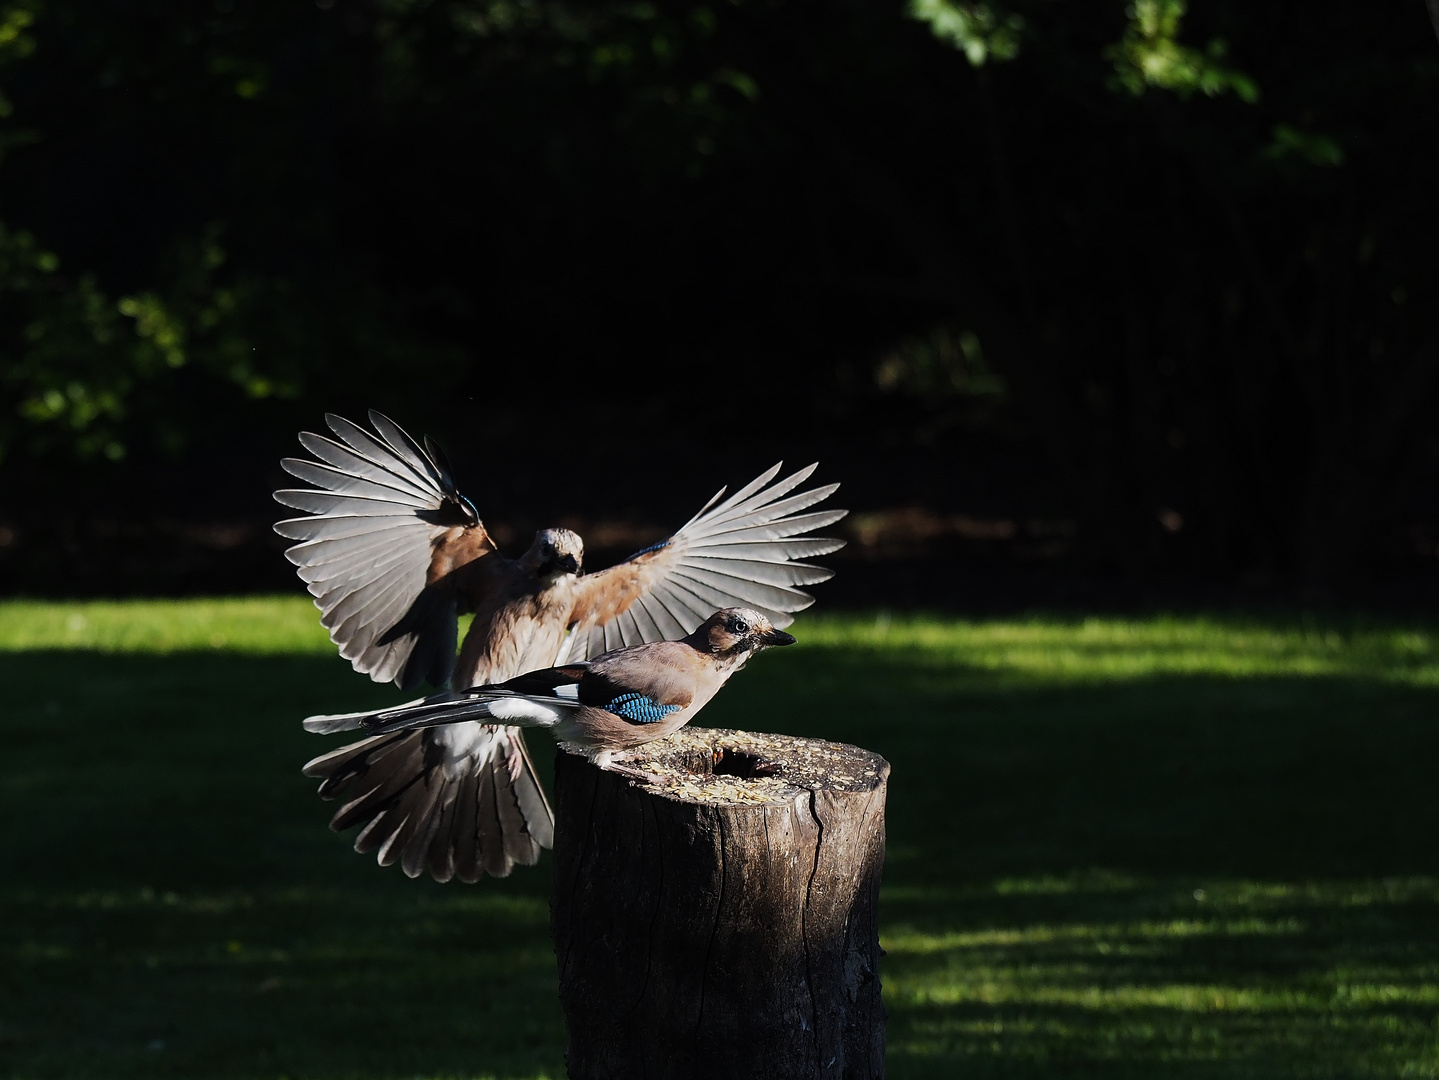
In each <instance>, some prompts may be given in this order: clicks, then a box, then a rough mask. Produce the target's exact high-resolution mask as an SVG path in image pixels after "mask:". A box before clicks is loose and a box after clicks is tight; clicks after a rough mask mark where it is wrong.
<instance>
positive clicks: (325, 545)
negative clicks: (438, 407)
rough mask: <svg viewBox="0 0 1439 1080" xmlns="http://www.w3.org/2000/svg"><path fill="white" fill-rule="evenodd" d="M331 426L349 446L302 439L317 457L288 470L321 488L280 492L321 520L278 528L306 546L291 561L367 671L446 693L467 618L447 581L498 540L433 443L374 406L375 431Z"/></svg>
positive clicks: (291, 463) (280, 497)
mask: <svg viewBox="0 0 1439 1080" xmlns="http://www.w3.org/2000/svg"><path fill="white" fill-rule="evenodd" d="M325 423H326V424H328V425H329V427H330V430H331V431H332V432H334V433H335V435H336V436H338V439H339V441H336V440H335V439H331V438H328V437H326V436H323V435H316V434H313V433H312V432H308V431H306V432H302V433H301V434H300V443H301V445H302V446H304V448H305V449H306V450H308V451H309V452H310V453H311V454H313V455H314V456H315V457H316V458H317V459H318V460H316V461H308V460H305V459H302V458H285V459H284V460H283V461H281V462H280V464H281V466H282V467H283V468H284V470H285V471H286V472H288V473H289V474H290V475H291V476H295V477H298V478H299V479H301V480H304V481H306V482H307V483H310V484H313V485H315V486H314V487H313V488H286V489H282V490H280V491H277V492H275V501H277V502H279V503H281V504H283V505H285V506H290V507H293V508H295V509H296V510H303V511H305V512H306V514H308V515H310V516H307V517H297V518H288V519H286V520H284V521H280V522H277V523H276V525H275V531H276V532H277V533H279V534H280V535H281V536H284V537H287V538H289V539H291V540H297V541H299V543H297V544H295V545H294V546H293V547H291V548H289V549H287V550H286V552H285V555H286V557H287V558H288V559H289V560H290V561H291V562H292V563H294V564H295V566H296V567H298V571H299V575H300V577H301V579H302V580H304V582H305V584H306V586H307V587H308V588H309V590H310V592H311V593H312V594H313V595H314V597H315V606H316V607H318V608H319V609H320V612H321V615H320V622H321V624H322V625H323V626H324V627H325V628H326V629H327V630H329V631H330V640H331V641H333V642H334V643H335V644H336V645H338V646H339V647H340V655H341V656H343V657H345V659H347V660H349V661H350V663H351V664H353V665H354V666H355V669H356V670H357V671H362V672H365V673H366V674H368V675H369V676H370V678H372V679H374V680H375V681H376V682H388V681H391V680H393V681H394V682H395V683H397V684H398V685H400V686H401V687H404V688H407V689H408V688H410V687H413V686H417V685H418V684H419V683H420V682H421V681H422V680H426V679H428V680H429V681H430V682H431V683H433V684H434V685H436V686H443V685H445V682H446V681H447V680H448V679H449V676H450V672H451V670H452V669H453V667H454V663H455V636H456V629H457V624H456V620H457V618H458V613H459V612H458V602H457V599H456V594H455V589H454V588H453V585H452V584H451V581H448V580H446V577H447V575H448V574H450V573H452V572H453V571H454V570H456V569H458V568H459V567H461V566H463V565H465V564H467V563H469V562H472V561H473V560H474V559H477V558H479V557H480V556H482V555H485V554H488V553H489V552H490V551H493V550H494V544H493V543H491V541H490V538H489V535H488V534H487V533H486V532H485V528H484V526H483V525H482V524H481V523H480V519H479V515H478V514H477V513H476V512H475V508H474V506H473V505H471V503H470V502H469V500H468V499H466V498H465V497H464V496H462V495H461V494H460V493H459V491H458V490H457V489H456V487H455V482H454V479H453V478H452V477H451V475H450V469H449V464H448V462H447V461H446V460H445V457H444V454H443V452H442V451H441V450H440V449H439V447H438V446H436V445H435V444H434V443H432V442H431V441H430V440H429V439H426V440H425V446H424V447H421V446H420V445H419V444H418V443H416V442H415V440H413V439H412V438H410V437H409V435H407V434H405V432H404V431H403V430H401V428H400V427H399V425H397V424H396V423H395V422H394V421H392V420H391V419H390V418H389V417H387V416H385V415H384V414H382V413H379V412H376V411H374V410H373V409H372V410H370V423H371V424H372V425H373V426H374V429H375V433H374V434H373V435H372V434H371V433H370V432H368V431H366V430H364V429H363V428H361V427H359V426H358V425H356V424H353V423H351V422H350V421H348V420H346V419H344V418H343V417H339V416H335V415H333V414H330V413H326V414H325Z"/></svg>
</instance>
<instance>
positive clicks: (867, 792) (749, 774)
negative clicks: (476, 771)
mask: <svg viewBox="0 0 1439 1080" xmlns="http://www.w3.org/2000/svg"><path fill="white" fill-rule="evenodd" d="M625 764H626V765H630V766H633V767H634V768H636V769H639V770H643V771H645V772H649V773H653V774H655V775H657V776H658V777H660V778H662V779H664V780H665V781H667V782H666V783H665V784H664V785H663V786H660V785H652V784H647V785H640V784H638V783H634V782H632V781H630V780H629V779H627V778H625V777H623V776H619V775H616V774H615V773H611V772H605V771H602V770H600V769H597V768H595V767H594V766H593V765H591V764H589V763H588V762H587V761H585V760H584V759H583V758H580V757H577V756H574V755H571V754H568V753H565V752H564V751H561V752H560V753H559V754H558V755H557V758H556V763H555V800H556V814H555V849H554V852H555V876H554V895H553V897H552V900H551V906H550V910H551V919H552V925H553V930H554V939H555V953H556V958H557V960H558V962H559V970H560V1002H561V1005H562V1006H563V1008H564V1014H565V1028H566V1032H567V1036H568V1045H567V1048H566V1051H565V1061H566V1065H567V1068H568V1072H569V1075H570V1077H571V1080H635V1078H637V1077H645V1078H648V1080H663V1078H667V1077H674V1078H677V1080H678V1078H683V1080H703V1078H706V1077H715V1078H723V1080H737V1078H756V1077H765V1078H775V1080H784V1078H791V1077H792V1078H795V1080H800V1078H803V1080H815V1078H834V1080H840V1078H843V1080H861V1078H863V1080H870V1078H875V1077H882V1076H883V1075H884V1021H885V1013H884V1008H883V1006H882V1005H881V1004H880V994H879V956H880V949H879V922H878V907H879V879H880V871H881V869H882V868H883V864H884V796H885V785H886V782H887V780H888V778H889V763H888V762H887V761H885V760H884V759H883V758H882V757H880V756H879V755H878V754H872V753H870V752H869V751H867V750H860V749H858V748H857V747H853V746H846V745H843V744H840V743H830V742H824V741H821V740H814V739H796V738H791V737H789V736H784V735H757V734H748V733H746V732H741V731H721V730H710V729H704V728H685V729H683V730H681V731H680V732H678V733H676V734H675V735H673V736H670V737H669V738H667V739H662V740H658V741H656V742H653V743H650V744H649V745H648V746H645V747H642V748H641V750H640V752H639V753H637V754H635V755H634V756H633V757H632V758H628V759H626V761H625Z"/></svg>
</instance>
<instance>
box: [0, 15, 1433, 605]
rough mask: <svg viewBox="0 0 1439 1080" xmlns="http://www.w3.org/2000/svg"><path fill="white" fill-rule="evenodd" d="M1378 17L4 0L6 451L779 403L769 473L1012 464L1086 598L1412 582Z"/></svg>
mask: <svg viewBox="0 0 1439 1080" xmlns="http://www.w3.org/2000/svg"><path fill="white" fill-rule="evenodd" d="M1411 7H1412V10H1410V9H1409V8H1404V9H1400V8H1398V7H1396V8H1395V9H1394V11H1393V12H1392V13H1391V14H1390V15H1389V16H1386V17H1385V18H1375V19H1368V20H1359V21H1356V20H1355V19H1354V18H1353V11H1352V8H1351V7H1347V6H1343V5H1340V4H1338V3H1324V4H1314V5H1309V6H1307V7H1306V9H1305V13H1304V17H1303V18H1302V19H1296V18H1294V16H1293V13H1292V11H1291V10H1290V9H1289V8H1288V7H1287V6H1285V5H1280V4H1278V3H1274V2H1269V3H1240V2H1239V0H1214V2H1212V3H1209V4H1205V5H1202V6H1196V7H1194V8H1192V9H1189V8H1187V7H1186V5H1185V3H1184V0H1133V2H1132V3H1129V4H1127V5H1126V4H1125V3H1122V2H1120V0H1095V2H1093V3H1090V4H1086V5H1056V4H1051V3H1046V2H1042V0H1005V2H1004V3H1002V4H1000V3H967V2H960V0H912V2H911V3H910V4H909V5H908V6H907V7H906V6H898V7H896V6H895V5H885V4H869V3H861V4H853V5H848V6H844V7H841V8H834V9H830V10H828V11H826V12H824V13H823V14H822V15H820V14H817V13H816V12H815V11H814V10H813V9H811V8H806V7H802V6H801V5H798V4H795V3H792V2H789V0H764V2H751V0H733V2H726V3H724V4H690V3H683V4H682V3H673V2H653V3H646V2H641V3H634V2H623V3H621V2H599V3H586V4H578V3H564V2H545V0H483V2H481V0H312V2H308V3H279V2H277V0H210V2H208V3H205V4H198V5H178V6H177V5H161V4H157V3H154V2H153V0H107V2H106V3H98V2H96V0H77V2H73V3H69V4H64V5H61V4H55V3H48V4H46V3H44V2H43V0H19V2H15V3H10V4H8V5H7V6H4V7H0V181H3V182H0V223H3V225H0V394H3V399H0V452H3V453H4V454H5V455H6V456H5V458H4V460H5V461H6V462H8V463H9V464H8V466H7V468H9V469H10V470H11V472H12V475H13V471H14V469H15V468H16V466H17V465H19V464H21V463H23V464H24V465H25V466H26V467H28V468H39V467H40V466H42V465H43V467H44V468H45V469H49V470H56V471H55V472H53V474H52V475H54V476H56V477H59V478H60V480H59V482H58V483H53V482H52V483H50V484H49V485H48V486H49V487H59V488H63V487H65V486H66V484H67V483H68V479H67V477H68V475H69V474H66V473H65V469H66V468H68V467H69V466H67V465H66V464H65V463H66V462H72V461H74V460H75V459H87V458H88V459H91V460H92V462H93V463H94V464H93V466H88V465H87V466H85V467H86V468H92V467H96V468H98V467H102V466H103V467H112V468H114V469H116V470H123V469H129V470H132V471H133V475H135V476H140V475H141V473H142V472H143V470H144V469H146V468H150V469H160V468H163V467H164V466H163V462H164V461H166V460H168V459H167V455H169V456H170V457H173V456H174V455H177V454H188V453H194V452H197V451H196V447H198V446H202V445H206V444H207V440H208V441H212V442H213V441H215V440H219V439H221V438H223V437H227V436H231V435H235V434H236V433H241V434H243V433H245V432H253V431H274V432H292V431H293V430H294V427H295V426H296V423H297V420H298V421H299V422H304V423H313V422H314V419H315V418H316V417H317V416H318V414H319V413H320V412H321V411H323V410H325V409H327V408H328V409H342V410H343V409H350V410H354V409H356V408H359V407H363V406H366V405H372V404H379V405H382V406H384V407H385V408H387V409H389V410H391V411H393V412H395V413H396V414H398V415H401V416H404V417H407V418H410V420H411V422H412V423H415V424H417V425H418V424H426V425H429V426H431V428H432V430H435V429H439V430H443V429H445V428H449V429H451V430H454V429H464V430H467V431H468V430H471V429H472V428H474V427H475V426H476V422H475V419H474V410H476V409H480V410H482V412H483V417H482V424H481V425H480V426H481V428H482V431H483V435H482V436H477V438H479V439H480V441H481V442H483V440H484V439H505V440H515V439H522V438H524V437H526V436H527V435H529V434H530V430H529V429H528V428H527V424H529V423H531V422H532V417H533V413H532V411H531V410H529V409H527V408H524V407H520V408H516V407H513V406H514V403H517V402H518V403H529V402H532V401H535V400H540V399H542V400H544V401H545V402H546V403H547V408H548V409H550V410H551V412H552V413H553V415H554V416H556V417H558V418H559V421H560V422H562V423H563V424H566V425H569V424H572V423H573V422H575V420H576V418H577V416H578V415H579V413H580V412H581V410H582V409H583V408H594V407H600V405H601V403H604V404H605V405H615V406H618V405H619V404H621V403H622V404H623V405H624V407H625V408H630V407H632V404H633V403H634V402H641V403H643V406H644V407H645V408H652V409H655V410H659V411H664V412H670V411H677V412H678V413H680V414H682V415H685V416H687V417H689V418H690V421H691V423H693V424H695V425H699V424H702V423H703V422H704V420H705V419H706V417H709V416H725V417H736V416H738V417H748V418H750V420H749V422H751V423H752V424H753V425H754V426H755V427H756V429H757V430H759V429H766V430H768V429H770V428H772V417H770V416H769V413H768V412H767V407H757V406H756V402H769V401H784V402H786V403H787V406H786V408H787V411H786V413H785V416H786V423H787V424H788V425H789V426H790V429H791V431H792V432H793V434H794V437H795V438H803V437H805V433H806V432H809V433H815V432H820V433H832V432H833V431H835V430H838V428H837V425H845V424H863V425H865V427H866V429H867V430H873V431H876V432H877V433H878V434H882V435H884V437H885V438H893V439H895V440H903V439H907V438H916V439H919V440H920V441H921V442H923V443H924V444H925V445H926V446H927V447H929V449H931V450H934V451H939V450H942V449H944V448H945V446H949V447H950V449H951V450H953V452H955V453H959V452H960V451H959V450H958V449H956V446H957V444H954V442H953V441H954V440H957V439H961V438H967V437H985V438H989V437H993V438H998V439H1000V440H1001V441H1003V440H1009V441H1010V442H1013V441H1014V440H1020V441H1022V442H1024V443H1025V445H1026V446H1031V447H1037V448H1039V450H1040V451H1042V453H1043V454H1044V455H1045V456H1046V457H1047V460H1048V462H1049V463H1050V468H1051V469H1052V471H1053V473H1054V475H1055V476H1056V477H1058V483H1059V484H1060V485H1061V486H1062V489H1063V491H1064V492H1065V498H1066V499H1067V500H1068V501H1069V504H1068V505H1066V506H1064V507H1058V508H1051V509H1050V510H1047V511H1046V513H1049V514H1051V516H1054V515H1061V516H1066V517H1073V518H1075V519H1077V520H1078V521H1079V522H1080V523H1081V530H1080V534H1079V535H1080V537H1081V540H1082V543H1081V545H1080V548H1081V549H1082V551H1083V552H1084V553H1085V556H1086V557H1088V558H1090V559H1092V560H1095V561H1097V562H1099V563H1105V564H1107V565H1110V566H1118V567H1124V568H1132V567H1142V566H1147V565H1159V564H1167V563H1174V564H1178V565H1185V566H1193V567H1202V568H1205V569H1207V570H1212V571H1216V572H1219V573H1224V574H1232V575H1243V574H1259V575H1261V576H1262V575H1265V574H1276V573H1290V572H1295V573H1298V574H1299V575H1300V576H1303V577H1306V578H1312V579H1326V578H1328V579H1333V578H1335V577H1336V576H1342V575H1344V574H1346V573H1348V572H1349V570H1350V569H1352V568H1354V567H1356V566H1361V565H1364V566H1380V565H1397V564H1399V563H1404V561H1405V560H1410V561H1411V562H1412V560H1413V559H1414V558H1415V557H1416V555H1415V552H1416V551H1417V548H1416V547H1415V541H1414V540H1413V537H1414V536H1415V535H1417V534H1416V533H1415V530H1416V529H1417V528H1420V527H1421V526H1422V523H1423V522H1424V521H1427V520H1429V518H1430V517H1433V516H1434V515H1435V511H1434V509H1433V507H1432V503H1433V499H1432V496H1426V495H1424V492H1426V491H1430V490H1432V489H1433V487H1434V484H1433V481H1434V480H1435V478H1436V477H1439V436H1436V434H1435V431H1434V428H1435V425H1434V424H1433V423H1432V421H1431V420H1430V418H1431V417H1432V416H1433V415H1434V410H1433V407H1434V404H1435V401H1436V385H1439V338H1436V337H1435V332H1434V326H1435V325H1436V323H1435V314H1436V308H1439V288H1436V285H1439V282H1436V267H1435V264H1434V261H1433V258H1432V251H1431V248H1432V245H1431V244H1430V242H1429V238H1430V237H1432V235H1433V233H1434V228H1435V226H1436V225H1439V222H1436V221H1435V207H1434V200H1433V194H1432V193H1433V191H1434V190H1436V186H1439V150H1436V149H1435V147H1434V146H1433V145H1432V140H1427V139H1425V138H1423V137H1421V136H1419V135H1418V134H1417V133H1420V132H1425V131H1429V130H1432V129H1433V125H1434V122H1435V120H1436V113H1439V50H1436V49H1435V45H1434V41H1433V38H1432V35H1430V34H1429V33H1428V32H1427V30H1426V28H1425V27H1424V26H1423V22H1424V15H1425V12H1424V10H1423V9H1422V7H1421V6H1419V5H1411ZM1276 41H1283V42H1284V47H1283V48H1277V47H1275V45H1274V42H1276ZM997 61H1004V62H1003V63H998V62H997ZM1261 88H1262V91H1263V94H1262V97H1261V95H1260V90H1261ZM936 327H941V328H945V329H943V330H942V331H936V330H935V329H934V328H936ZM936 333H941V334H943V335H948V337H946V338H945V339H944V342H941V341H940V340H939V339H938V338H934V337H932V335H933V334H936ZM964 335H970V337H969V338H966V337H965V336H964ZM966 340H972V341H973V342H976V343H977V342H980V341H982V342H983V343H984V348H983V352H982V363H981V362H980V360H977V359H975V356H980V354H979V353H978V352H977V351H975V356H971V355H970V353H971V350H969V349H967V348H966V347H965V345H964V342H965V341H966ZM926 343H927V344H926ZM976 350H977V345H976ZM687 369H695V370H716V371H722V372H723V378H716V379H714V380H712V384H711V385H710V388H709V392H707V393H706V395H704V397H703V399H695V398H694V397H693V396H691V395H689V394H688V390H687V387H688V382H687V381H686V380H677V379H676V378H675V377H674V372H675V371H676V370H687ZM1001 386H1002V387H1003V390H1004V392H1003V393H1002V394H1000V393H998V392H997V390H996V388H998V387H1001ZM578 388H583V392H582V393H576V392H575V391H576V390H577V389H578ZM496 402H502V403H506V407H504V408H494V407H490V406H491V405H492V403H496ZM881 427H883V428H884V431H882V432H880V431H879V428H881ZM286 437H288V436H286ZM945 440H950V441H951V442H950V443H948V444H947V443H946V442H945ZM951 444H953V445H951ZM106 461H110V462H115V463H119V462H122V461H123V464H115V465H113V466H104V464H103V463H105V462H106ZM157 463H158V464H157ZM77 468H78V466H77ZM116 475H119V473H118V472H117V473H116ZM127 475H128V474H127ZM37 512H39V511H37ZM1174 521H1182V522H1183V523H1184V525H1183V527H1182V528H1173V527H1171V524H1172V523H1173V522H1174ZM1166 522H1169V523H1171V524H1165V523H1166ZM1423 528H1426V529H1427V528H1428V526H1423ZM1421 531H1422V530H1421ZM1424 535H1428V533H1427V532H1426V533H1425V534H1424ZM1426 557H1427V556H1426ZM1296 568H1297V569H1296Z"/></svg>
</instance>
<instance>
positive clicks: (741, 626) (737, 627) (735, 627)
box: [725, 615, 749, 635]
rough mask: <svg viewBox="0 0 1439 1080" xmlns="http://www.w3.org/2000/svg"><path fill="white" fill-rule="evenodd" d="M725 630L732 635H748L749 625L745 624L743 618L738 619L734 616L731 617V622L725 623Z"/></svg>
mask: <svg viewBox="0 0 1439 1080" xmlns="http://www.w3.org/2000/svg"><path fill="white" fill-rule="evenodd" d="M725 629H726V630H728V631H729V632H730V633H731V634H736V635H738V634H748V633H749V623H747V622H745V621H744V620H743V619H741V618H737V617H735V616H733V615H732V616H730V619H729V621H728V622H727V623H725Z"/></svg>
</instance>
